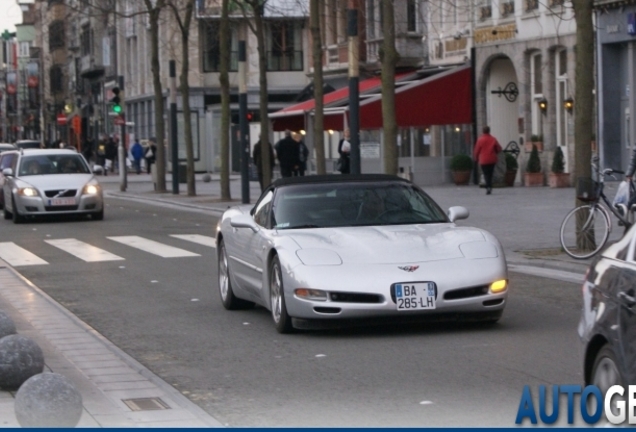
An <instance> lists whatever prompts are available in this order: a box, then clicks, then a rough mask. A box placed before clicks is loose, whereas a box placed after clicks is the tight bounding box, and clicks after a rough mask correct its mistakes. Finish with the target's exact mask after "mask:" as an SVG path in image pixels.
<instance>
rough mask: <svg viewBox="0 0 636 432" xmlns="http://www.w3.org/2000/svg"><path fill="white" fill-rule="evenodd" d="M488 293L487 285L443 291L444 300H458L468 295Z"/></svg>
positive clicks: (474, 295) (476, 295) (475, 295)
mask: <svg viewBox="0 0 636 432" xmlns="http://www.w3.org/2000/svg"><path fill="white" fill-rule="evenodd" d="M487 293H488V285H482V286H476V287H470V288H461V289H456V290H451V291H446V292H445V293H444V300H459V299H464V298H469V297H478V296H481V295H484V294H487Z"/></svg>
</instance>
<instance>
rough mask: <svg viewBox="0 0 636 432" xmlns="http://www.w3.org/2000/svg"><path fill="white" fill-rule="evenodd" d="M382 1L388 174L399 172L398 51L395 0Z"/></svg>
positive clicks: (384, 105) (385, 153) (383, 78)
mask: <svg viewBox="0 0 636 432" xmlns="http://www.w3.org/2000/svg"><path fill="white" fill-rule="evenodd" d="M381 1H382V14H383V18H384V21H383V23H382V31H383V33H384V39H383V41H382V48H381V51H380V61H381V62H382V123H383V131H382V133H383V138H384V172H385V173H386V174H397V172H398V148H397V121H396V118H395V65H396V64H397V62H398V53H397V50H396V49H395V16H394V10H393V7H394V6H393V0H381Z"/></svg>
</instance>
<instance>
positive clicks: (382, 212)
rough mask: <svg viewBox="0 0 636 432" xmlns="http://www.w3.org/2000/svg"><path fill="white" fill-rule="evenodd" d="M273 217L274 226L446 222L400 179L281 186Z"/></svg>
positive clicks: (423, 196)
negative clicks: (397, 180)
mask: <svg viewBox="0 0 636 432" xmlns="http://www.w3.org/2000/svg"><path fill="white" fill-rule="evenodd" d="M273 219H274V220H273V226H274V228H276V229H299V228H322V227H344V226H371V225H403V224H428V223H444V222H448V219H447V217H446V215H445V214H444V212H443V211H442V209H441V208H440V207H439V206H438V205H437V204H436V203H435V202H434V201H433V200H432V199H431V198H430V197H429V196H428V195H426V194H425V193H424V192H422V191H421V190H420V189H418V188H417V187H414V186H412V185H409V184H407V183H402V182H351V183H324V184H302V185H289V186H283V187H280V188H279V189H278V191H277V193H276V198H275V200H274V206H273Z"/></svg>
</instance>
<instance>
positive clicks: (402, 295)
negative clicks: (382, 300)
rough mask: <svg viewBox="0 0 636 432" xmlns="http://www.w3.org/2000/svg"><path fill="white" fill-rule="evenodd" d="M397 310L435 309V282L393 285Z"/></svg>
mask: <svg viewBox="0 0 636 432" xmlns="http://www.w3.org/2000/svg"><path fill="white" fill-rule="evenodd" d="M394 289H395V303H396V304H397V310H399V311H408V310H424V309H435V292H436V289H435V282H408V283H397V284H394Z"/></svg>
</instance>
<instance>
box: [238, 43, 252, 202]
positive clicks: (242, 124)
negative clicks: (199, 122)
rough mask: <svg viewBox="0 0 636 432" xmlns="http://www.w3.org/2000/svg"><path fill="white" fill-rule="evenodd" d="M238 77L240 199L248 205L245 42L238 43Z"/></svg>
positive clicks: (248, 148) (248, 158)
mask: <svg viewBox="0 0 636 432" xmlns="http://www.w3.org/2000/svg"><path fill="white" fill-rule="evenodd" d="M238 48H239V52H238V55H239V58H238V75H239V129H240V131H241V139H240V143H239V145H240V148H241V149H242V151H241V198H242V203H243V204H249V203H250V178H249V168H250V166H249V163H250V162H249V161H250V142H249V125H248V124H247V68H246V67H245V66H246V64H245V61H246V60H247V59H246V57H247V56H246V52H245V41H239V46H238Z"/></svg>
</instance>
